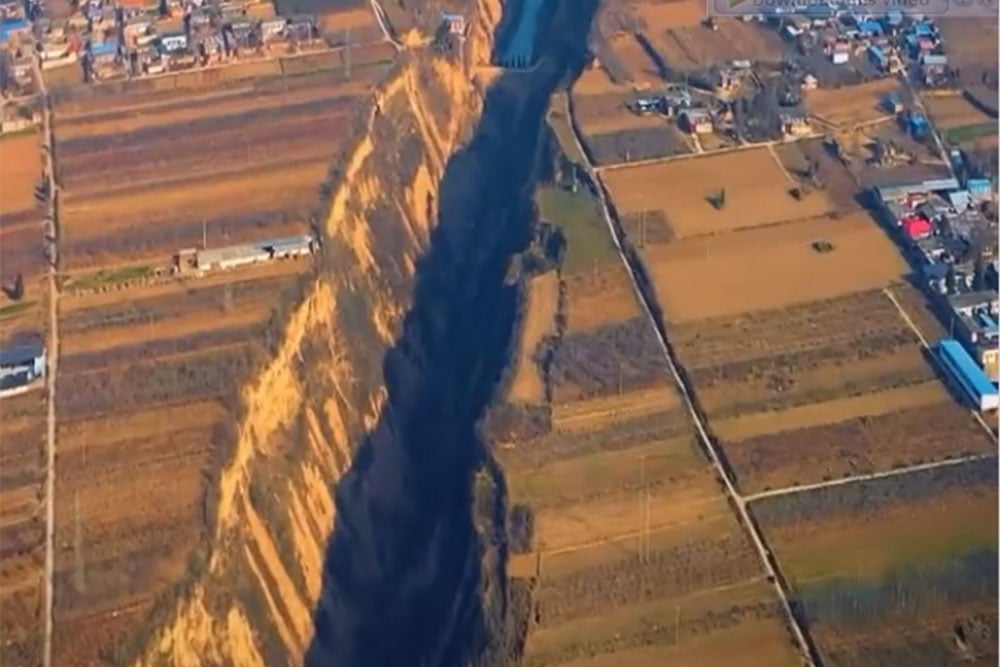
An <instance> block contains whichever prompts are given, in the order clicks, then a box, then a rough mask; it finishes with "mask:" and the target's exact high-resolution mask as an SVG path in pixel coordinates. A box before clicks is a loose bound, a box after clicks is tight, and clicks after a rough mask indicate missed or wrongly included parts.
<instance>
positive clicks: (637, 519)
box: [499, 385, 795, 665]
mask: <svg viewBox="0 0 1000 667" xmlns="http://www.w3.org/2000/svg"><path fill="white" fill-rule="evenodd" d="M552 426H553V428H552V431H551V432H550V433H549V434H548V435H545V436H543V437H541V438H536V439H533V440H530V441H527V442H516V443H512V444H510V445H509V446H508V447H507V448H505V449H503V450H501V451H500V453H499V457H500V459H501V462H502V464H503V465H504V468H505V470H506V474H507V479H508V481H509V484H510V498H511V502H512V503H514V505H513V507H514V510H513V513H512V516H513V517H517V521H518V523H517V524H516V525H514V526H512V531H514V533H515V535H519V536H521V541H520V544H519V545H518V547H519V548H518V553H516V554H515V555H513V556H512V559H511V563H510V568H511V574H512V576H514V577H515V581H517V580H519V579H523V578H529V579H533V580H534V606H535V612H534V614H535V619H536V621H535V623H534V624H533V627H532V629H531V630H530V632H529V637H528V643H527V647H526V656H525V664H528V665H550V664H578V663H579V664H584V663H586V664H608V665H634V664H657V663H656V661H657V660H665V659H668V658H670V659H680V657H681V656H685V659H689V660H691V661H693V662H692V664H699V665H724V664H731V661H732V659H733V657H734V656H735V655H738V654H739V651H740V650H741V647H746V646H747V645H749V644H751V643H752V644H754V645H755V646H757V650H759V651H760V652H761V653H760V654H761V655H768V656H771V657H773V662H771V663H769V664H775V665H782V664H788V665H791V664H795V656H794V652H793V650H792V647H791V643H790V641H789V638H788V635H787V632H786V629H785V627H784V620H783V618H782V616H781V612H780V607H779V605H778V604H777V601H776V600H775V598H774V597H773V591H772V590H771V588H770V587H769V585H768V584H767V583H766V582H764V581H763V580H762V577H761V571H760V564H759V561H758V560H757V558H756V556H755V554H754V553H753V551H752V549H751V548H750V546H749V543H748V541H747V538H746V537H745V535H744V534H743V532H742V530H741V529H740V528H739V526H738V525H737V523H736V521H735V518H734V515H733V513H732V511H731V509H730V508H729V506H728V505H727V504H726V502H725V500H724V497H723V495H722V493H721V490H720V488H719V485H718V483H717V481H716V480H715V478H714V474H713V472H712V469H711V467H710V466H709V465H708V463H707V461H706V460H705V459H704V458H703V457H702V454H701V452H700V451H699V450H698V449H697V445H696V444H695V441H694V439H693V435H692V432H691V430H690V429H691V427H690V424H689V423H688V421H687V418H686V415H685V413H684V411H683V408H681V407H680V405H679V401H678V400H677V398H676V396H674V395H673V393H672V391H671V390H670V389H669V388H668V387H666V386H663V385H661V386H658V387H656V388H655V390H647V391H638V392H631V393H627V394H624V395H621V396H611V397H608V398H603V399H588V400H585V401H577V402H574V403H571V404H566V405H563V406H561V407H560V408H559V409H558V410H554V412H553V425H552ZM706 640H708V641H706ZM591 661H593V662H591Z"/></svg>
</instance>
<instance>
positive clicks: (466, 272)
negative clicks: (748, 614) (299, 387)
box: [305, 0, 596, 667]
mask: <svg viewBox="0 0 1000 667" xmlns="http://www.w3.org/2000/svg"><path fill="white" fill-rule="evenodd" d="M550 1H551V4H552V5H553V9H552V11H551V13H550V14H549V17H548V21H547V22H546V25H547V26H548V27H547V31H548V34H547V35H546V39H545V40H543V41H544V45H543V47H542V53H541V58H540V60H539V63H538V65H537V66H536V67H535V68H533V69H532V70H531V71H529V72H509V73H506V74H504V75H502V76H501V77H500V79H498V80H497V82H496V83H495V85H494V86H493V87H492V88H491V90H490V92H489V93H488V94H487V96H486V99H485V103H484V108H483V114H482V117H481V120H480V124H479V127H478V129H477V131H476V133H475V135H474V137H473V138H472V140H471V141H470V143H469V144H468V145H467V146H466V147H465V148H463V149H462V150H461V151H459V152H458V153H456V154H455V155H454V156H453V157H452V158H451V159H450V161H449V163H448V166H447V168H446V170H445V175H444V178H443V179H442V182H441V187H440V193H439V197H438V201H439V210H438V221H439V222H438V225H437V227H436V228H435V230H434V233H433V234H432V236H431V239H430V245H429V248H428V249H427V251H426V253H425V254H424V256H423V257H422V258H421V260H420V261H419V263H418V265H417V272H416V273H417V277H416V287H415V291H414V298H413V304H412V307H411V309H410V311H409V312H408V313H407V315H406V318H405V320H404V323H403V327H402V334H401V336H400V338H399V339H398V340H397V342H396V343H395V345H394V346H393V348H392V349H391V350H390V351H389V352H388V353H387V355H386V357H385V359H384V360H383V376H384V379H385V384H386V388H387V392H388V397H387V400H386V403H385V407H384V408H383V411H382V413H381V415H380V417H379V421H378V423H377V424H376V426H375V427H374V428H373V429H372V430H371V432H370V433H369V434H368V435H367V437H366V438H365V439H364V441H363V442H362V444H361V446H360V447H359V449H358V451H357V455H356V456H355V459H354V461H353V463H352V465H351V467H350V469H349V470H348V471H347V473H346V474H345V475H344V476H343V478H342V479H341V480H340V482H339V483H338V485H337V488H336V490H335V498H336V506H337V514H336V516H337V518H336V521H335V525H334V530H333V534H332V536H331V539H330V542H329V544H328V546H327V552H326V557H325V563H324V577H323V590H322V592H321V594H320V601H319V603H318V605H317V609H316V610H315V614H314V623H315V637H314V639H313V641H312V643H311V645H310V646H309V648H308V651H307V653H306V658H305V664H306V665H309V666H310V667H318V666H321V665H323V666H326V665H336V666H341V665H343V666H362V665H363V666H364V667H381V666H383V665H384V666H397V665H414V666H418V667H424V666H426V667H432V666H435V665H448V666H451V665H460V664H463V663H465V662H467V661H469V660H470V659H471V657H472V656H474V655H475V654H476V653H477V652H478V651H479V650H481V649H482V647H483V645H484V643H485V641H486V638H485V637H484V622H483V620H484V611H483V608H482V605H481V600H480V599H479V595H478V592H479V583H480V581H479V578H480V572H479V558H480V551H479V545H478V542H477V539H476V534H475V531H474V527H473V523H472V484H473V477H474V474H475V471H476V469H477V468H478V467H479V466H480V464H481V463H482V462H483V461H484V458H486V457H487V456H488V454H487V453H486V452H485V451H484V447H483V443H482V442H481V440H480V439H479V437H478V435H477V431H476V424H477V422H478V420H479V419H480V417H481V416H482V414H483V411H484V410H485V408H486V406H487V405H488V403H489V402H490V400H491V398H492V394H493V391H494V388H495V386H496V384H497V381H498V379H499V377H500V375H501V372H502V371H503V368H504V366H505V364H506V362H507V359H506V355H507V350H508V346H509V342H510V340H511V336H512V334H513V323H514V316H515V307H516V289H515V287H514V286H512V285H508V284H506V283H505V275H506V272H507V267H508V261H509V258H510V256H511V255H512V254H514V253H517V252H519V251H521V250H523V249H524V248H525V247H526V246H527V244H528V241H529V238H530V234H531V227H532V217H533V213H532V210H533V209H532V199H531V196H532V185H533V179H534V174H535V163H536V156H537V154H538V152H539V151H538V149H539V143H540V141H541V137H542V136H543V133H542V132H541V128H542V124H543V122H544V117H545V111H546V107H547V104H548V100H549V96H550V95H551V93H552V91H553V90H554V88H555V87H556V85H557V84H558V83H559V82H560V81H561V80H562V79H564V77H566V76H567V75H568V74H571V73H575V72H576V71H578V69H579V68H580V67H581V66H582V65H583V63H584V59H585V49H586V39H587V34H588V30H589V26H590V22H591V19H592V16H593V13H594V9H595V6H596V0H550ZM381 150H389V148H388V147H382V148H381Z"/></svg>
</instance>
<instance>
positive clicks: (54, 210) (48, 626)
mask: <svg viewBox="0 0 1000 667" xmlns="http://www.w3.org/2000/svg"><path fill="white" fill-rule="evenodd" d="M34 74H35V79H36V81H37V82H38V89H39V91H40V92H41V96H42V160H43V165H44V168H45V171H46V173H47V174H48V181H47V187H48V192H47V195H48V196H47V199H48V201H47V207H48V208H47V211H46V221H45V225H44V226H43V233H44V235H45V239H46V244H47V245H46V247H47V249H48V252H49V271H48V289H49V299H48V301H49V322H48V329H49V331H48V333H49V335H48V344H47V349H46V355H45V358H46V362H47V368H46V372H45V381H46V388H47V403H48V414H47V416H46V429H45V432H46V437H45V606H44V609H43V614H44V620H43V627H44V633H45V635H44V642H43V649H42V651H43V652H42V664H43V665H44V667H51V666H52V622H53V608H54V604H53V600H54V598H53V578H54V574H53V572H54V569H55V522H56V520H55V495H56V493H55V487H56V374H57V372H58V368H59V318H58V312H59V281H58V280H57V273H58V261H59V256H58V253H57V249H56V248H57V240H58V237H59V225H58V217H57V216H58V204H57V201H56V198H57V197H58V196H59V193H58V188H57V187H56V175H55V160H54V158H53V155H52V150H53V146H54V138H53V137H54V135H53V129H52V103H51V100H50V99H49V94H48V90H47V89H46V87H45V79H44V78H42V66H41V51H40V50H38V51H37V52H36V55H35V58H34Z"/></svg>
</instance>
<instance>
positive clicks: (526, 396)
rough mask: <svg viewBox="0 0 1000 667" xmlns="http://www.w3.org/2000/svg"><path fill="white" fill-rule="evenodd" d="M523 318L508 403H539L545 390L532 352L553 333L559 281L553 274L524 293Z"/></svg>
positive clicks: (532, 284)
mask: <svg viewBox="0 0 1000 667" xmlns="http://www.w3.org/2000/svg"><path fill="white" fill-rule="evenodd" d="M528 299H529V300H528V305H527V317H526V318H525V321H524V328H523V329H522V331H521V347H520V350H519V352H518V357H517V373H516V374H515V375H514V381H513V383H512V384H511V388H510V396H509V400H511V401H516V402H520V403H539V402H541V401H543V400H545V386H544V384H543V383H542V377H541V373H540V370H539V368H538V364H536V363H535V360H534V355H535V350H537V349H538V345H539V343H541V342H542V340H543V339H544V338H545V337H546V336H550V335H552V334H553V333H555V318H556V310H557V308H558V306H559V278H558V276H557V275H556V273H555V272H554V271H550V272H549V273H546V274H545V275H541V276H538V277H536V278H535V279H533V280H532V281H531V285H530V287H529V292H528Z"/></svg>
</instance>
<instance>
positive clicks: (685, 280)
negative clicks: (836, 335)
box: [640, 211, 907, 322]
mask: <svg viewBox="0 0 1000 667" xmlns="http://www.w3.org/2000/svg"><path fill="white" fill-rule="evenodd" d="M818 244H826V245H818ZM640 255H641V257H642V259H643V262H644V263H645V264H646V266H647V267H648V269H649V271H650V274H651V276H652V279H653V284H654V287H655V289H656V293H657V296H658V298H659V301H660V305H661V306H662V308H663V310H664V314H665V316H666V318H667V319H668V320H669V321H670V322H686V321H692V320H699V319H705V318H713V317H724V316H727V315H735V314H738V313H742V312H749V311H754V310H766V309H769V308H782V307H787V306H792V305H795V304H798V303H805V302H809V301H817V300H822V299H827V298H833V297H836V296H840V295H844V294H850V293H853V292H859V291H864V290H869V289H874V288H879V287H883V286H885V285H887V284H888V283H890V282H892V281H894V280H897V279H899V278H900V277H901V276H903V275H904V274H905V273H906V272H907V267H906V263H905V261H904V260H903V258H902V256H901V255H900V254H899V252H898V250H897V249H896V247H895V246H894V245H893V243H892V242H891V241H890V240H889V239H888V238H887V237H886V236H885V233H884V232H883V231H882V230H881V229H879V228H878V227H877V226H876V224H875V222H874V221H872V220H871V218H870V217H869V216H868V214H867V213H865V212H864V211H861V212H858V213H854V214H851V215H849V216H847V217H844V218H828V217H821V218H813V219H811V220H801V221H798V222H789V223H783V224H779V225H773V226H769V227H761V228H758V229H744V230H741V231H737V232H730V233H727V234H719V235H716V236H703V237H699V238H688V239H680V240H677V241H676V242H672V243H649V240H648V234H647V243H646V245H645V247H644V248H642V249H641V250H640ZM692 285H697V289H692Z"/></svg>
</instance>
